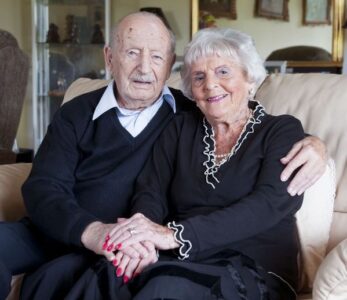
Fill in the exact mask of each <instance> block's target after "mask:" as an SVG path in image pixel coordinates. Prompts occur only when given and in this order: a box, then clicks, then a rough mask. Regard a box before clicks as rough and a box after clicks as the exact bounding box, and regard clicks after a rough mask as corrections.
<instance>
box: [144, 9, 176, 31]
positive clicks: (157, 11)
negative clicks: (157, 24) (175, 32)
mask: <svg viewBox="0 0 347 300" xmlns="http://www.w3.org/2000/svg"><path fill="white" fill-rule="evenodd" d="M140 11H147V12H150V13H152V14H155V15H157V16H158V17H159V18H160V19H162V21H163V22H164V24H165V26H166V27H167V28H169V29H170V30H171V27H170V24H169V22H168V21H167V19H166V17H165V15H164V13H163V10H162V9H161V8H160V7H142V8H140Z"/></svg>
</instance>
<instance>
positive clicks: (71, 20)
mask: <svg viewBox="0 0 347 300" xmlns="http://www.w3.org/2000/svg"><path fill="white" fill-rule="evenodd" d="M78 31H79V29H78V26H77V23H76V21H75V16H74V15H67V16H66V37H65V39H64V43H71V44H78V43H79V37H78V33H79V32H78Z"/></svg>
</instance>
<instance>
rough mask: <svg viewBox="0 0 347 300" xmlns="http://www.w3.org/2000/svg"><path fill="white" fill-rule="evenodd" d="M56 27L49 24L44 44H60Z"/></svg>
mask: <svg viewBox="0 0 347 300" xmlns="http://www.w3.org/2000/svg"><path fill="white" fill-rule="evenodd" d="M58 30H59V28H58V26H57V25H55V24H54V23H50V24H49V29H48V32H47V36H46V43H60V36H59V33H58Z"/></svg>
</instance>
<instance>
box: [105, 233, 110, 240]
mask: <svg viewBox="0 0 347 300" xmlns="http://www.w3.org/2000/svg"><path fill="white" fill-rule="evenodd" d="M109 240H110V235H109V234H108V235H106V238H105V242H108V241H109Z"/></svg>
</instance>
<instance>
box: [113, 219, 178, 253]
mask: <svg viewBox="0 0 347 300" xmlns="http://www.w3.org/2000/svg"><path fill="white" fill-rule="evenodd" d="M144 241H150V242H152V244H153V245H154V246H155V247H156V248H157V249H160V250H168V249H174V248H178V246H179V244H178V243H177V242H176V241H175V239H174V233H173V231H172V230H171V229H169V228H167V227H166V226H162V225H158V224H156V223H154V222H152V221H151V220H149V219H148V218H146V217H145V216H144V215H142V214H140V213H137V214H135V215H133V216H132V217H131V218H129V219H127V220H125V221H122V222H121V223H119V224H117V226H115V227H114V228H113V229H112V230H111V231H110V232H109V240H108V242H109V244H113V245H115V250H120V249H125V248H127V247H129V246H131V245H134V244H138V243H140V242H144Z"/></svg>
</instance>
